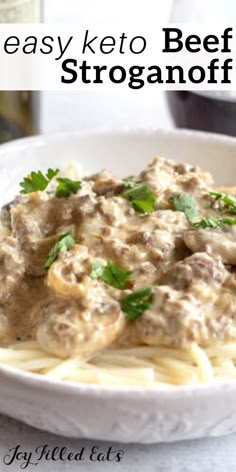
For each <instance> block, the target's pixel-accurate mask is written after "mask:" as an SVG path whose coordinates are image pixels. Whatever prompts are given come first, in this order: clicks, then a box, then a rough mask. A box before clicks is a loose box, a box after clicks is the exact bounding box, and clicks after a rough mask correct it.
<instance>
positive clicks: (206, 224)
mask: <svg viewBox="0 0 236 472" xmlns="http://www.w3.org/2000/svg"><path fill="white" fill-rule="evenodd" d="M224 225H229V226H233V225H236V218H230V217H225V218H214V217H209V218H207V217H206V218H202V219H199V220H198V221H195V222H194V226H196V228H202V229H207V228H221V227H222V226H224Z"/></svg>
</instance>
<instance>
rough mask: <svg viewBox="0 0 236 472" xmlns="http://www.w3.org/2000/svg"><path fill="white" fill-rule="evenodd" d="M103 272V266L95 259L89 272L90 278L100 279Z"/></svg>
mask: <svg viewBox="0 0 236 472" xmlns="http://www.w3.org/2000/svg"><path fill="white" fill-rule="evenodd" d="M103 272H104V266H103V264H102V263H101V262H100V261H95V262H94V263H93V266H92V272H91V274H90V277H91V279H100V278H101V277H102V275H103Z"/></svg>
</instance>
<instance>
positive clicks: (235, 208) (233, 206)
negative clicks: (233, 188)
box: [210, 192, 236, 213]
mask: <svg viewBox="0 0 236 472" xmlns="http://www.w3.org/2000/svg"><path fill="white" fill-rule="evenodd" d="M210 195H211V196H212V197H214V198H215V200H216V201H217V200H221V201H222V202H224V203H225V205H226V206H227V207H228V208H229V210H230V211H231V212H232V213H236V197H234V196H233V195H229V193H222V192H210Z"/></svg>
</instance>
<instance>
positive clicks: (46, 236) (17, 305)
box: [0, 158, 236, 358]
mask: <svg viewBox="0 0 236 472" xmlns="http://www.w3.org/2000/svg"><path fill="white" fill-rule="evenodd" d="M135 180H136V181H140V180H142V181H144V182H146V183H147V185H148V186H149V188H150V189H151V191H152V192H153V194H154V196H155V211H154V212H153V213H150V214H140V213H138V212H137V211H136V210H135V208H133V206H132V203H131V202H129V201H127V200H125V199H124V198H123V197H122V192H123V191H124V183H123V181H122V180H120V179H117V178H115V177H114V176H113V175H112V174H111V173H110V172H109V171H107V170H105V171H102V172H100V173H99V174H97V175H95V176H91V177H88V178H86V180H85V181H84V182H83V185H82V189H81V190H78V192H77V193H76V194H73V195H70V196H69V197H68V198H60V199H59V198H57V197H56V196H55V195H54V193H53V192H49V193H47V192H35V193H31V194H28V195H27V196H20V197H19V196H18V197H17V198H16V199H15V200H14V202H12V203H11V204H10V205H8V206H6V207H4V209H3V210H2V223H3V226H5V227H6V228H8V230H9V231H10V235H9V236H6V237H4V238H3V239H2V241H1V242H0V342H1V344H7V343H10V342H12V341H13V340H16V339H22V340H25V339H37V340H38V341H39V343H40V345H41V347H42V348H43V349H44V350H45V351H47V352H50V353H53V354H56V355H57V356H59V357H68V356H73V355H77V356H81V357H82V358H89V356H91V355H93V354H94V353H96V352H98V351H100V350H102V349H105V348H106V347H108V346H113V345H114V344H121V343H125V344H133V343H136V344H143V343H144V344H150V345H160V344H161V345H167V346H176V347H187V346H188V345H189V344H190V343H191V342H193V341H196V342H198V343H199V344H200V345H203V346H205V345H210V344H211V343H214V342H216V341H228V340H235V339H236V280H235V274H234V267H233V266H234V265H236V226H223V227H222V228H217V229H214V228H213V229H198V228H196V227H194V226H193V224H192V223H191V222H190V221H189V220H188V218H187V217H186V215H185V214H184V213H183V212H180V211H176V210H175V209H174V208H173V204H172V203H171V197H173V196H179V195H180V194H182V193H187V194H191V195H193V196H194V198H195V200H196V202H197V204H198V207H199V210H200V212H201V215H202V216H208V217H209V216H217V217H219V216H222V209H221V208H219V207H217V205H213V203H212V198H211V197H210V195H209V192H210V191H211V190H212V189H213V180H212V178H211V176H210V175H209V174H207V173H204V172H202V171H201V170H200V169H199V168H197V167H192V166H191V165H188V164H183V163H175V162H173V161H168V160H166V159H163V158H156V159H154V161H153V162H152V163H151V164H150V165H149V166H148V167H147V168H146V169H144V170H143V171H142V172H141V173H140V175H139V176H137V177H135ZM233 192H234V189H231V194H232V193H233ZM235 193H236V192H235ZM68 229H71V230H72V231H73V234H74V237H75V238H76V240H77V241H78V243H77V244H76V245H75V246H74V247H73V248H72V249H71V250H70V251H64V252H61V253H60V255H59V257H58V259H57V260H56V261H55V262H54V263H53V264H52V266H51V267H50V269H49V271H48V272H47V271H46V270H45V269H44V267H43V266H44V264H45V261H46V260H47V257H48V254H49V251H50V249H51V248H52V247H53V245H54V244H55V242H56V240H57V237H58V236H59V235H60V234H62V233H65V231H67V230H68ZM95 260H96V261H97V260H99V261H100V262H102V263H104V264H106V262H107V261H108V260H111V261H113V262H114V263H116V264H117V265H119V267H121V268H122V269H124V270H128V271H132V274H131V275H130V277H129V280H128V282H127V286H126V287H125V289H122V290H119V289H116V288H114V287H111V286H109V285H108V284H106V283H105V282H103V281H102V280H100V279H92V278H91V277H90V274H91V270H92V266H93V263H94V261H95ZM147 286H152V287H153V300H152V306H151V308H150V309H148V310H146V311H144V312H143V313H142V314H141V315H140V316H139V317H138V318H137V319H136V321H133V322H132V321H129V319H128V317H127V315H126V314H125V313H124V312H122V310H121V304H120V301H121V299H122V297H124V296H125V295H128V294H129V293H131V292H132V291H134V290H137V289H141V288H143V287H147Z"/></svg>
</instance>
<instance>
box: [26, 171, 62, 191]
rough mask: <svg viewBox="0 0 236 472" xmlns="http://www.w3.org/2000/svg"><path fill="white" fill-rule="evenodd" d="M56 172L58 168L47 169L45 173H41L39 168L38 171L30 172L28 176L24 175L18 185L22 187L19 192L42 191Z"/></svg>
mask: <svg viewBox="0 0 236 472" xmlns="http://www.w3.org/2000/svg"><path fill="white" fill-rule="evenodd" d="M58 172H59V169H55V170H53V169H48V170H47V173H46V175H43V173H42V172H41V171H40V170H39V171H38V172H31V174H30V175H29V176H28V177H25V178H24V179H23V181H22V182H20V187H22V190H21V191H20V193H22V194H27V193H32V192H38V191H41V192H43V191H44V190H45V189H46V188H47V186H48V184H49V183H50V182H51V180H52V179H53V178H54V177H55V176H56V175H57V174H58Z"/></svg>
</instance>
